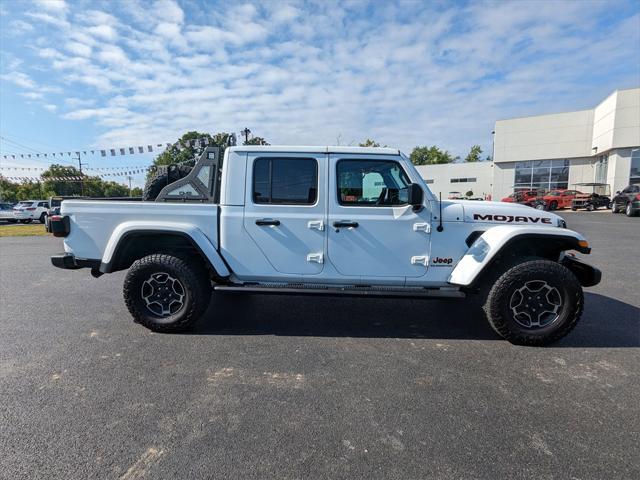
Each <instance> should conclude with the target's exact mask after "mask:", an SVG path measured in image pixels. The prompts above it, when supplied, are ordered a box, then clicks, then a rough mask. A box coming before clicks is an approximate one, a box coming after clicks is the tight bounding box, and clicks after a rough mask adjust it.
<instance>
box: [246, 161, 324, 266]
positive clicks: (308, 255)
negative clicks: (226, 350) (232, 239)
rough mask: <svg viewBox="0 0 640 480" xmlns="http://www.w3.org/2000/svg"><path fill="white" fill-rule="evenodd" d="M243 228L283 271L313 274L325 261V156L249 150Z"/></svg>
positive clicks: (273, 264)
mask: <svg viewBox="0 0 640 480" xmlns="http://www.w3.org/2000/svg"><path fill="white" fill-rule="evenodd" d="M247 162H248V163H247V176H246V178H247V181H246V186H245V212H244V220H243V222H244V228H245V230H246V231H247V232H248V234H249V236H250V237H251V238H252V240H253V241H254V242H255V244H256V245H257V246H258V248H259V249H260V250H261V251H262V253H263V255H264V256H265V257H266V259H267V260H268V261H269V263H270V264H271V266H272V267H273V268H274V269H275V270H276V271H278V272H280V273H283V274H294V275H318V274H319V273H321V272H322V270H323V266H324V260H325V235H326V228H325V216H326V170H327V155H326V154H313V153H312V154H306V153H305V154H300V153H297V154H292V153H276V152H273V153H272V152H264V153H263V152H256V153H249V155H248V157H247Z"/></svg>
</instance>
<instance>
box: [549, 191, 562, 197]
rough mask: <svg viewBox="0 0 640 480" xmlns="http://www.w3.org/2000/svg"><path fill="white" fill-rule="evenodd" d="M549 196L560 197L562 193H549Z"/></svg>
mask: <svg viewBox="0 0 640 480" xmlns="http://www.w3.org/2000/svg"><path fill="white" fill-rule="evenodd" d="M547 195H549V196H550V197H559V196H560V195H561V192H558V191H553V192H549V193H547Z"/></svg>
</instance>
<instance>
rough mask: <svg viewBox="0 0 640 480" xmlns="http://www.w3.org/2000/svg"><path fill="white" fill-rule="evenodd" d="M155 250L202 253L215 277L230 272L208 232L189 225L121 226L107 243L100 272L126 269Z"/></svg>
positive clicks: (186, 253) (200, 255) (157, 251)
mask: <svg viewBox="0 0 640 480" xmlns="http://www.w3.org/2000/svg"><path fill="white" fill-rule="evenodd" d="M153 253H183V254H184V255H186V256H192V255H198V256H199V257H201V258H202V260H203V261H204V262H205V265H206V267H207V268H208V270H209V271H210V273H211V275H212V277H215V278H219V279H223V278H226V277H228V276H229V275H230V272H229V270H228V268H227V266H226V264H225V263H224V261H223V260H222V258H221V257H220V254H219V253H218V251H217V250H216V249H215V247H214V246H213V245H212V244H211V242H210V241H209V240H208V238H207V237H206V235H205V234H204V233H203V232H202V231H201V230H200V229H198V228H196V227H193V226H186V225H165V226H163V227H162V228H150V227H146V226H135V225H121V226H119V227H118V228H117V229H116V230H115V231H114V232H113V234H112V235H111V238H110V239H109V241H108V243H107V246H106V248H105V251H104V254H103V257H102V260H101V263H100V272H102V273H112V272H117V271H120V270H125V269H127V268H129V267H130V266H131V265H132V264H133V262H135V261H136V260H138V259H139V258H142V257H144V256H146V255H150V254H153Z"/></svg>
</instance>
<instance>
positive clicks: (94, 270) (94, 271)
mask: <svg viewBox="0 0 640 480" xmlns="http://www.w3.org/2000/svg"><path fill="white" fill-rule="evenodd" d="M102 275H104V273H102V272H101V271H100V269H99V268H98V267H92V268H91V276H92V277H93V278H100V277H101V276H102Z"/></svg>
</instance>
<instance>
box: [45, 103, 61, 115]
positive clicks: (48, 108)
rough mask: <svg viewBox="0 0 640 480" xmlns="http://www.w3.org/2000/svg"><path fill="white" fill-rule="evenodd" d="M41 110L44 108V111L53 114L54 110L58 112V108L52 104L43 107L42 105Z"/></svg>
mask: <svg viewBox="0 0 640 480" xmlns="http://www.w3.org/2000/svg"><path fill="white" fill-rule="evenodd" d="M42 108H44V109H45V110H47V111H49V112H51V113H54V112H55V111H56V110H58V107H57V106H56V105H54V104H53V103H46V104H44V105H42Z"/></svg>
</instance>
